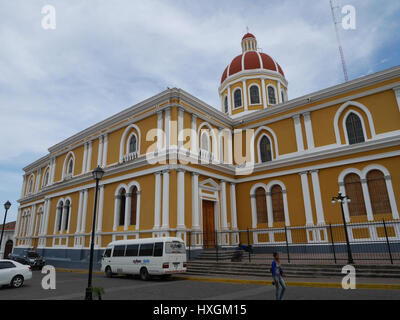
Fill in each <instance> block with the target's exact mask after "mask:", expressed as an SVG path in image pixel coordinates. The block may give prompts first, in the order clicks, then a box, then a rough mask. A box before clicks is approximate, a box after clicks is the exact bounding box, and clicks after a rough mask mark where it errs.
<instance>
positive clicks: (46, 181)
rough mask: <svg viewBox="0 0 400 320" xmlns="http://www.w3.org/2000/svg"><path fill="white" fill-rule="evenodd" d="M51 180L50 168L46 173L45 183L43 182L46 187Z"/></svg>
mask: <svg viewBox="0 0 400 320" xmlns="http://www.w3.org/2000/svg"><path fill="white" fill-rule="evenodd" d="M49 180H50V172H49V170H47V171H46V173H45V175H44V183H43V186H44V187H46V186H48V185H49Z"/></svg>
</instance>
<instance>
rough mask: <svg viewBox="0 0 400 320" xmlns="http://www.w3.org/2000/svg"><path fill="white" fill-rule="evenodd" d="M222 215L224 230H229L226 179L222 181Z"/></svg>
mask: <svg viewBox="0 0 400 320" xmlns="http://www.w3.org/2000/svg"><path fill="white" fill-rule="evenodd" d="M221 216H222V230H228V217H227V212H226V181H223V180H222V181H221Z"/></svg>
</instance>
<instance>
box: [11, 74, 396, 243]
mask: <svg viewBox="0 0 400 320" xmlns="http://www.w3.org/2000/svg"><path fill="white" fill-rule="evenodd" d="M252 76H254V74H253V75H252ZM263 76H264V73H263V72H261V73H260V74H259V77H255V78H251V79H246V80H243V77H246V75H245V74H242V75H241V76H240V77H236V78H234V79H231V80H230V79H229V77H228V78H227V80H226V83H225V84H223V86H224V87H225V86H229V88H230V89H229V91H230V92H231V96H232V93H233V92H234V90H235V89H236V88H240V89H241V90H247V91H248V90H249V87H250V86H252V85H254V84H256V85H257V86H259V87H261V86H262V83H263V82H264V84H265V89H266V88H267V86H268V85H271V84H272V85H275V86H276V87H278V82H281V85H282V87H281V88H282V89H283V90H287V88H286V86H284V79H282V77H281V78H279V77H276V78H275V80H274V79H272V78H271V79H267V80H265V79H264V81H262V77H263ZM243 81H244V82H245V84H246V86H247V87H248V88H246V89H245V88H244V87H243V83H244V82H243ZM221 89H222V90H220V94H221V100H223V97H224V96H225V95H227V94H228V89H227V88H221ZM261 91H262V90H261ZM276 98H277V99H278V101H277V104H276V105H274V106H271V105H269V104H268V103H265V102H266V101H264V96H263V94H261V92H260V103H259V104H257V105H251V103H250V102H251V101H250V98H249V95H247V97H246V99H247V100H246V101H247V110H245V107H242V108H237V109H235V110H232V112H228V113H229V115H227V114H225V112H219V111H217V110H215V109H214V108H211V107H210V106H208V105H207V104H205V103H203V102H201V101H200V100H199V99H197V98H195V97H193V96H191V95H190V94H188V93H186V92H184V91H182V90H179V89H169V90H167V91H165V92H162V93H160V94H159V95H157V96H155V97H153V98H152V99H148V100H146V102H144V103H141V104H138V105H137V106H133V107H131V108H129V109H127V110H126V111H124V112H122V113H121V114H119V115H118V117H112V118H110V119H107V120H105V121H103V122H102V123H100V124H98V125H95V126H94V127H91V128H90V131H83V132H81V133H78V134H76V135H75V136H73V137H71V138H69V139H67V140H66V141H64V142H61V143H59V144H58V145H56V146H54V147H52V148H50V149H49V154H48V155H46V156H45V157H43V158H42V159H39V160H38V161H36V162H34V163H32V164H30V165H28V166H27V167H26V168H24V171H25V174H24V185H23V187H22V194H21V199H20V208H19V215H18V221H17V231H16V236H17V248H18V247H19V248H24V247H30V246H34V247H37V248H39V249H40V248H42V249H57V250H68V249H87V248H88V247H89V241H90V232H91V230H92V222H93V220H92V219H93V208H94V198H95V188H94V187H95V183H94V180H93V178H92V176H91V171H92V170H93V169H94V168H96V167H97V166H101V167H102V168H103V169H104V171H105V176H104V177H103V179H102V180H101V181H100V190H99V194H98V195H99V200H98V204H97V208H98V216H97V223H96V227H95V228H96V246H97V248H98V249H100V248H104V247H105V246H106V245H107V244H108V243H109V242H111V241H113V240H118V239H132V238H143V237H159V236H165V235H171V236H178V237H182V238H183V239H186V240H187V241H188V235H189V234H192V233H195V232H210V231H212V232H214V231H227V232H228V231H229V232H231V233H232V234H233V235H234V236H232V237H228V238H223V239H222V240H221V241H222V242H223V243H221V245H225V246H233V245H236V244H237V242H238V241H239V240H240V239H239V236H238V234H237V236H236V234H235V232H238V231H240V230H247V229H251V230H256V231H257V230H264V231H265V230H274V229H276V228H284V227H297V226H299V227H315V226H318V227H320V228H321V232H322V233H321V234H319V235H316V234H313V235H312V236H310V235H309V236H307V235H306V234H305V233H304V234H302V235H299V236H298V237H303V238H304V239H305V241H307V239H308V241H311V242H313V243H314V242H315V241H316V239H317V240H318V239H319V240H318V241H321V242H324V241H326V239H324V237H325V233H324V228H325V229H326V227H327V226H328V225H330V224H340V223H342V215H341V212H340V209H339V207H338V206H337V205H336V206H335V205H333V204H332V203H331V199H332V197H333V196H336V195H337V193H338V191H341V192H344V193H346V192H347V191H349V190H350V189H349V188H350V185H349V183H348V182H346V181H347V180H346V179H348V177H349V175H353V177H354V175H357V176H359V184H360V185H358V184H357V183H358V182H353V183H356V184H357V185H356V187H357V188H361V189H359V190H362V193H363V201H364V202H365V204H364V205H363V208H365V212H361V213H362V214H358V215H354V214H353V211H352V210H353V209H352V208H353V207H352V205H350V204H349V205H347V204H346V206H345V209H346V218H347V219H348V223H350V224H352V223H360V222H374V221H382V220H383V219H385V220H387V221H390V220H398V219H399V212H398V206H399V205H400V203H398V199H399V197H400V170H399V167H400V147H399V145H400V68H399V67H396V68H392V69H389V70H386V71H383V72H380V73H377V74H374V75H369V76H367V77H364V78H361V79H357V80H354V81H351V82H348V83H346V84H342V85H339V86H336V87H332V88H328V89H325V90H322V91H320V92H317V93H315V94H311V95H308V96H306V97H302V98H298V99H295V100H289V101H282V99H281V97H280V95H279V94H278V95H277V97H276ZM231 102H232V101H231ZM265 105H267V107H266V108H265ZM353 128H358V129H357V130H358V131H357V130H355V131H354V132H353V131H352V130H353ZM154 129H159V133H158V135H157V136H156V137H155V136H154V135H151V134H149V133H150V132H151V131H152V130H154ZM180 130H184V131H185V134H182V137H180V136H179V132H180ZM226 130H228V132H229V135H228V137H229V139H225V138H222V132H224V131H225V132H226ZM240 130H245V131H240ZM246 130H247V132H246ZM160 132H161V133H160ZM133 137H135V138H133ZM240 138H241V139H242V141H240ZM354 139H356V140H357V139H358V140H357V141H355V142H354V141H353V140H354ZM360 139H361V140H363V141H361V140H360ZM266 146H268V147H266ZM265 147H266V149H263V148H265ZM268 148H269V149H268ZM268 157H270V158H268ZM71 159H72V160H71ZM241 159H242V160H243V159H246V163H247V167H246V168H243V167H241V166H240V165H239V164H242V162H241V161H240V160H241ZM70 161H72V164H71V167H73V172H72V173H71V174H70V173H69V171H68V170H69V163H70ZM373 171H375V172H374V173H375V174H376V175H377V176H379V172H381V176H382V179H383V180H382V181H380V182H379V183H380V184H379V186H380V188H383V189H382V190H383V191H382V192H384V194H385V197H383V198H382V199H383V200H382V201H385V205H386V206H385V208H386V209H387V212H385V211H384V210H385V209H382V210H379V212H374V210H377V209H376V206H375V203H374V202H373V200H371V199H377V198H376V197H375V195H373V194H371V190H370V189H368V188H369V183H370V180H368V179H369V178H368V177H369V175H370V173H371V172H373ZM47 174H48V183H47V184H46V183H45V180H46V179H45V176H46V175H47ZM371 181H372V180H371ZM371 183H372V182H371ZM353 187H354V185H353ZM261 189H262V190H264V191H260V190H261ZM276 190H278V191H276ZM279 190H280V191H279ZM260 192H261V193H260ZM260 194H261V197H265V198H261V202H260ZM386 195H387V196H386ZM373 197H374V198H373ZM128 199H130V200H128ZM262 201H264V202H265V204H266V214H267V215H268V216H265V217H264V218H265V219H263V220H262V222H260V221H258V220H259V218H263V217H262V216H260V212H262V210H260V206H261V205H264V204H263V203H262ZM375 201H380V200H375ZM60 203H62V205H63V207H60ZM132 203H133V204H132ZM277 203H278V204H277ZM124 206H125V208H124V209H121V208H123V207H124ZM276 206H278V207H279V206H281V208H280V210H281V211H280V214H281V215H283V214H284V219H282V216H279V215H278V214H277V212H278V211H279V210H278V209H276V208H277V207H276ZM127 208H128V209H127ZM206 208H211V209H210V210H211V211H210V212H211V216H212V217H213V218H214V220H213V223H212V224H211V225H209V224H208V225H207V226H206V225H205V220H204V218H205V216H206V215H208V214H210V212H208V211H207V209H206ZM271 210H272V212H271ZM274 215H276V216H277V217H278V216H279V217H280V218H279V219H275V218H274ZM121 217H122V218H121ZM132 217H136V220H135V221H134V224H133V223H132V221H133V220H134V219H133V218H132ZM271 217H272V219H271ZM132 219H133V220H132ZM275 220H277V221H275ZM210 228H211V229H210ZM389 229H390V228H389ZM325 231H326V230H325ZM295 232H296V231H293V233H295ZM357 232H360V231H355V232H354V234H353V236H354V237H355V238H357ZM381 232H382V230H377V233H378V234H379V233H381ZM390 232H391V233H393V234H395V235H396V232H400V231H399V230H395V229H393V230H392V229H390ZM363 234H364V235H365V233H363ZM282 236H283V235H282V232H281V231H280V232H277V233H276V234H275V238H274V239H272V238H271V235H270V234H269V233H268V232H260V233H258V234H257V236H256V237H255V238H254V239H252V241H253V242H254V244H255V245H256V244H257V243H277V242H278V243H279V242H281V240H282V239H281V238H282ZM312 237H314V238H312ZM315 237H317V238H315ZM279 239H281V240H279ZM191 244H192V245H193V246H198V247H202V245H203V243H202V238H201V237H194V240H193V239H192V242H191Z"/></svg>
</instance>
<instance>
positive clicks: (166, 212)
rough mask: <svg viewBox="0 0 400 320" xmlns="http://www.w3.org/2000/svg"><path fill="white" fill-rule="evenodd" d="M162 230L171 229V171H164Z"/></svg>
mask: <svg viewBox="0 0 400 320" xmlns="http://www.w3.org/2000/svg"><path fill="white" fill-rule="evenodd" d="M162 192H163V206H162V229H169V170H165V171H163V191H162Z"/></svg>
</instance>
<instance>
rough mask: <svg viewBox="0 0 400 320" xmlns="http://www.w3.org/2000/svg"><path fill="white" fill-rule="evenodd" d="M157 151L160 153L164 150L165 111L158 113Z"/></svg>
mask: <svg viewBox="0 0 400 320" xmlns="http://www.w3.org/2000/svg"><path fill="white" fill-rule="evenodd" d="M157 129H158V130H157V131H158V132H157V151H160V150H161V149H162V145H163V139H164V135H163V132H164V131H163V111H159V112H157Z"/></svg>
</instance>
